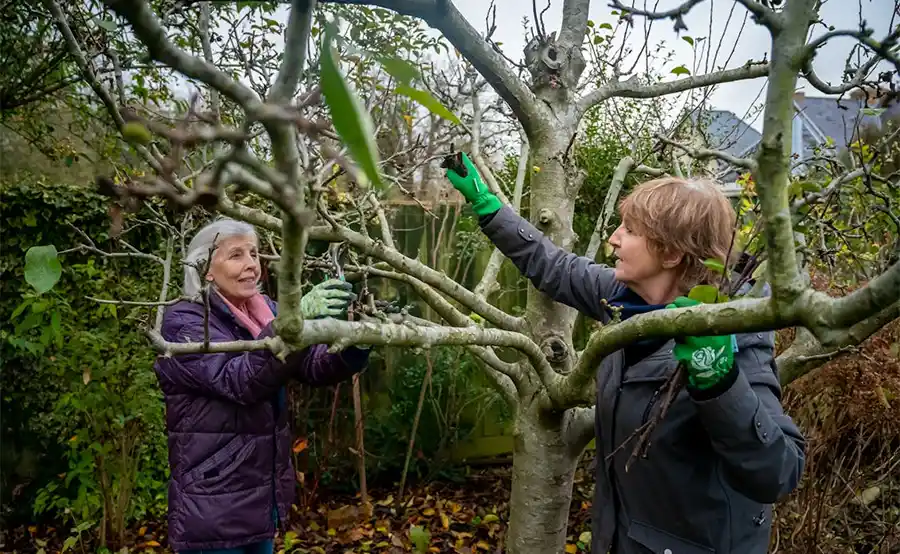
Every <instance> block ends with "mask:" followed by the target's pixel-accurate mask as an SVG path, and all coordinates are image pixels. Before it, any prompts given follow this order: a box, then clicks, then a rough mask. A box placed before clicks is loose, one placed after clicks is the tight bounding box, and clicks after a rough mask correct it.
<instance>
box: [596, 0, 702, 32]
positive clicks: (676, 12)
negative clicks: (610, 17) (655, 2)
mask: <svg viewBox="0 0 900 554" xmlns="http://www.w3.org/2000/svg"><path fill="white" fill-rule="evenodd" d="M701 2H703V0H685V2H684V3H683V4H681V5H680V6H678V7H677V8H672V9H671V10H666V11H663V12H651V11H647V10H641V9H638V8H634V7H631V6H626V5H625V4H623V3H622V2H621V0H612V2H610V4H609V7H611V8H616V9H617V10H619V11H621V12H622V13H626V14H629V15H637V16H641V17H646V18H647V19H650V20H654V19H673V20H675V31H679V30H684V29H687V26H685V24H684V16H686V15H687V14H688V12H690V11H691V10H692V9H693V8H694V6H696V5H698V4H700V3H701Z"/></svg>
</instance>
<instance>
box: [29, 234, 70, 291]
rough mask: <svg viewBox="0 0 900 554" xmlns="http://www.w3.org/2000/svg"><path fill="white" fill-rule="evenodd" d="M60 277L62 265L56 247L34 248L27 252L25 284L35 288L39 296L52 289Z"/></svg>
mask: <svg viewBox="0 0 900 554" xmlns="http://www.w3.org/2000/svg"><path fill="white" fill-rule="evenodd" d="M60 276H62V265H60V263H59V258H57V254H56V247H55V246H53V245H52V244H51V245H48V246H32V247H31V248H29V249H28V251H27V252H25V282H27V283H28V284H29V285H31V286H32V287H34V288H35V290H36V291H37V292H38V294H44V293H45V292H47V291H49V290H50V289H52V288H53V285H55V284H56V282H57V281H59V278H60Z"/></svg>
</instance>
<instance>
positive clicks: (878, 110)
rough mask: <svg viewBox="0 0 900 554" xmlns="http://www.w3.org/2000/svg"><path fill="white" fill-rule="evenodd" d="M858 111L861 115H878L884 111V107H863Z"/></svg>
mask: <svg viewBox="0 0 900 554" xmlns="http://www.w3.org/2000/svg"><path fill="white" fill-rule="evenodd" d="M860 111H861V112H862V113H863V115H870V116H872V117H878V116H880V115H881V114H883V113H884V112H885V111H886V108H863V109H862V110H860Z"/></svg>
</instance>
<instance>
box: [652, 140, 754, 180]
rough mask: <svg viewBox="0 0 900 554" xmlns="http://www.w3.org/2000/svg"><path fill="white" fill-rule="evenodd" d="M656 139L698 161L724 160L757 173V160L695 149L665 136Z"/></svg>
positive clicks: (705, 149) (717, 151)
mask: <svg viewBox="0 0 900 554" xmlns="http://www.w3.org/2000/svg"><path fill="white" fill-rule="evenodd" d="M656 139H657V140H658V141H660V142H662V143H664V144H668V145H669V146H672V147H674V148H678V149H679V150H682V151H684V152H685V153H686V154H687V155H689V156H690V157H692V158H695V159H698V160H705V159H709V158H717V159H719V160H722V161H723V162H725V163H728V164H731V165H733V166H736V167H741V168H744V169H747V170H750V171H756V167H757V166H756V160H753V159H751V158H738V157H737V156H733V155H731V154H729V153H728V152H725V151H723V150H710V149H707V148H693V147H691V146H689V145H686V144H682V143H680V142H676V141H674V140H672V139H670V138H667V137H665V136H663V135H660V134H657V135H656Z"/></svg>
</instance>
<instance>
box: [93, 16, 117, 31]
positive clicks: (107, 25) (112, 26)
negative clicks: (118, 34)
mask: <svg viewBox="0 0 900 554" xmlns="http://www.w3.org/2000/svg"><path fill="white" fill-rule="evenodd" d="M97 25H99V26H100V28H101V29H104V30H106V31H109V32H110V33H112V32H115V30H116V29H117V28H118V25H116V22H115V21H113V20H112V19H101V20H100V21H98V22H97Z"/></svg>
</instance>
